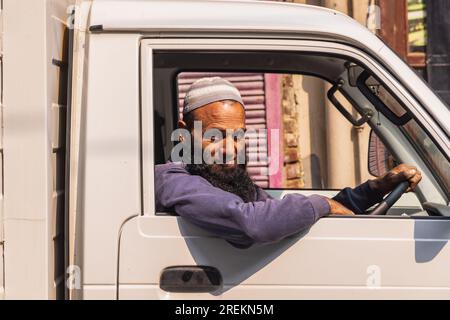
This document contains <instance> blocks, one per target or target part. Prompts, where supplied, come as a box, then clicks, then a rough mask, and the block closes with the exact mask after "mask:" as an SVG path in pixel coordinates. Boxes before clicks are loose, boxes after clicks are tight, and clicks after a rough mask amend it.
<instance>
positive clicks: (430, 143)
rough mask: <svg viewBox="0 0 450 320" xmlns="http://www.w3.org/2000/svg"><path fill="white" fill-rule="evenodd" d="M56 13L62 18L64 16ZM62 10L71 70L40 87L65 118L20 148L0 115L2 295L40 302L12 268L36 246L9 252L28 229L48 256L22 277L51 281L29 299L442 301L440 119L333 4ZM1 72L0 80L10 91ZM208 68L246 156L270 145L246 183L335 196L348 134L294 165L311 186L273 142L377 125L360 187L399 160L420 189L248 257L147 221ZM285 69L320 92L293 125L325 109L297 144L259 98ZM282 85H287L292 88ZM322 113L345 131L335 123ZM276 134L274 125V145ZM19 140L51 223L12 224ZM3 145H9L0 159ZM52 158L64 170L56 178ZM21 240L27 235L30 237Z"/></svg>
mask: <svg viewBox="0 0 450 320" xmlns="http://www.w3.org/2000/svg"><path fill="white" fill-rule="evenodd" d="M6 2H8V0H7V1H6ZM68 5H69V3H67V7H69V6H68ZM11 6H12V5H11ZM51 8H52V7H51V6H48V7H47V9H46V10H51ZM43 10H44V9H43ZM58 10H59V12H60V13H61V16H62V17H64V15H63V14H62V13H63V7H62V6H60V7H59V9H58ZM4 14H6V15H7V14H8V12H7V11H6V10H5V11H4ZM68 14H69V19H68V20H67V21H69V25H68V26H67V27H68V28H67V33H66V37H64V32H62V33H60V34H59V35H60V36H59V37H53V38H51V37H49V38H48V39H47V40H46V41H50V42H52V41H54V42H56V43H58V46H57V47H58V50H59V51H60V52H64V50H65V52H66V55H65V57H64V59H62V58H61V61H66V62H65V63H66V64H67V75H66V79H67V81H60V82H54V83H47V84H46V86H43V87H42V88H39V90H44V89H45V90H60V92H61V90H62V92H64V94H63V98H62V100H63V102H62V103H60V104H56V105H61V104H64V105H65V107H64V110H63V113H61V114H60V113H57V114H58V116H57V117H54V118H52V114H53V115H54V114H55V113H54V112H57V111H58V110H60V109H55V110H53V109H51V108H50V109H49V107H48V102H45V105H46V107H45V108H44V109H43V110H46V111H45V112H43V113H42V118H40V121H41V122H38V123H40V124H41V125H42V126H43V127H42V128H40V130H42V131H41V132H42V136H41V140H39V141H41V142H42V141H44V140H45V139H47V140H45V141H47V143H46V144H45V146H44V145H35V146H34V147H33V146H32V141H30V140H27V138H26V137H19V138H15V136H14V135H17V134H18V133H19V132H21V131H20V130H19V129H20V128H22V130H27V129H26V128H27V126H26V125H25V121H27V120H26V117H25V118H20V117H18V114H17V113H14V112H13V111H9V113H8V111H6V114H5V116H4V118H3V121H4V124H5V128H6V129H5V132H4V136H3V139H4V141H5V142H4V148H3V153H4V158H5V159H4V172H3V175H4V176H3V180H4V186H5V187H4V188H5V189H4V193H5V196H4V200H3V201H4V215H5V217H9V220H8V219H6V218H5V226H4V230H5V232H4V235H3V237H4V245H3V249H4V251H5V255H4V259H5V260H4V266H5V272H4V274H5V285H6V286H5V290H4V296H5V297H6V298H14V297H29V296H30V297H31V296H33V293H30V292H29V290H30V289H27V288H26V286H25V284H24V283H23V282H22V280H20V281H19V280H17V279H19V278H20V273H19V272H20V271H21V272H22V274H23V272H24V271H25V270H24V268H22V267H21V268H18V269H15V267H14V266H15V264H17V263H19V262H20V261H24V259H25V260H26V255H28V254H30V255H32V254H36V253H33V246H32V245H29V244H28V245H26V246H24V247H23V248H25V249H24V250H23V251H21V252H20V248H21V243H22V242H23V241H26V239H28V241H29V240H30V239H29V238H28V237H29V232H35V233H34V234H35V236H36V237H38V241H37V242H36V243H35V246H38V247H39V248H41V249H40V250H41V251H42V252H45V257H46V258H45V259H44V260H45V261H41V262H40V263H39V264H38V265H39V266H40V267H39V270H38V271H36V270H34V271H32V272H31V274H33V276H30V278H33V279H34V277H35V276H36V275H39V274H40V273H41V274H45V277H44V279H46V280H45V281H43V282H44V283H42V282H39V281H38V283H37V284H36V286H43V287H45V288H46V289H45V290H43V291H40V292H43V293H42V294H43V295H44V296H46V295H47V296H50V293H49V292H58V294H57V293H54V294H52V295H51V296H52V297H59V298H62V297H66V298H70V299H274V298H275V299H332V298H339V299H346V298H357V299H360V298H367V299H381V298H383V299H386V298H387V299H391V298H392V299H408V298H409V299H413V298H450V274H449V273H448V268H449V267H450V248H449V245H448V241H449V239H450V208H449V197H450V140H449V132H450V110H449V107H448V106H447V105H446V104H445V103H444V102H443V101H442V100H441V99H440V98H439V97H438V96H437V95H436V94H435V93H434V92H433V91H432V90H431V89H430V87H428V85H427V84H426V83H425V82H424V81H423V80H422V79H421V78H420V76H419V75H418V74H417V73H415V72H414V71H413V70H412V69H411V68H410V67H409V66H408V65H407V64H406V63H405V62H404V61H403V60H402V59H401V58H399V57H398V56H397V55H396V54H395V53H394V52H393V51H392V50H391V49H390V48H389V47H387V46H386V45H385V44H384V43H383V41H382V40H380V39H379V38H378V37H377V36H376V35H374V34H373V33H372V32H370V31H369V30H368V29H366V28H365V27H363V26H361V25H360V24H359V23H357V22H356V21H355V20H353V19H351V18H349V17H348V16H346V15H344V14H341V13H339V12H337V11H333V10H329V9H324V8H319V7H313V6H308V5H298V4H286V3H273V2H264V1H208V2H204V1H175V0H174V1H172V0H171V1H119V0H114V1H113V0H111V1H110V0H105V1H79V2H77V3H74V4H73V5H72V6H70V10H69V11H68ZM65 18H67V17H65ZM61 19H62V18H61ZM64 20H65V19H64ZM48 28H49V29H51V27H48ZM5 32H6V33H7V32H8V30H5ZM43 33H45V32H44V31H43ZM56 39H60V40H58V41H56ZM64 39H65V40H64ZM64 43H65V45H64V46H63V45H62V44H64ZM10 46H11V47H13V45H12V44H11V45H10ZM64 48H65V49H64ZM7 54H8V51H7V50H6V52H5V58H4V59H7V58H8V56H7ZM49 56H50V55H49ZM49 56H48V57H47V62H48V63H49V61H52V60H50V59H49V58H50V57H49ZM56 60H58V59H56ZM53 62H55V61H53ZM55 63H56V64H58V62H57V61H56V62H55ZM65 63H63V64H62V65H65ZM10 68H11V69H9V70H12V67H10ZM41 71H42V70H41ZM39 72H40V71H39ZM9 74H10V73H8V74H5V75H4V80H3V81H4V82H5V83H8V81H13V79H12V78H13V77H12V76H11V78H8V77H7V76H8V75H9ZM211 74H214V75H221V76H223V77H225V78H228V79H230V80H232V81H235V83H237V84H238V88H239V89H240V90H241V92H244V93H243V95H244V102H245V104H246V115H247V122H246V125H247V128H251V129H255V130H256V131H257V130H266V131H262V132H260V131H258V133H257V134H256V136H257V138H256V139H257V140H258V139H259V140H258V144H257V146H261V145H263V147H262V148H261V149H258V150H257V151H256V152H257V153H258V156H260V155H261V153H263V155H264V156H265V158H264V160H262V161H259V162H258V161H256V163H255V164H254V165H251V166H250V167H251V170H252V172H251V176H252V177H253V178H254V180H255V182H256V183H257V184H259V185H260V186H261V187H262V188H264V189H266V191H267V192H268V193H270V194H271V195H272V196H273V197H275V198H280V199H281V198H282V197H284V196H285V195H286V194H289V193H300V194H305V195H311V194H320V195H325V196H328V197H332V196H333V195H335V194H336V193H337V192H338V189H339V188H340V186H338V187H339V188H336V187H333V186H332V185H331V184H330V183H328V182H329V181H331V178H330V177H331V173H330V172H334V171H337V170H338V169H337V167H335V166H336V163H340V165H341V166H342V165H343V166H344V167H345V165H346V161H347V160H345V159H346V158H345V155H344V153H346V152H347V151H345V150H347V149H345V148H344V147H343V146H341V145H340V144H339V141H341V140H339V139H337V141H336V142H335V143H333V146H332V147H330V148H335V149H333V150H332V151H330V150H329V149H327V150H328V151H327V152H324V154H327V155H328V156H329V158H330V157H331V156H330V155H331V154H332V152H334V153H333V154H337V155H338V156H339V148H341V150H342V151H341V152H342V158H341V159H340V158H339V157H338V158H334V160H333V161H328V160H323V159H326V157H325V156H324V157H323V158H320V157H319V158H320V159H319V160H317V161H315V160H314V158H310V159H309V160H305V161H304V166H303V169H302V170H304V171H307V169H305V168H309V167H311V168H312V167H314V166H319V165H320V166H322V167H324V166H326V167H327V168H328V171H327V172H328V176H327V181H328V182H322V180H323V179H322V178H314V175H313V174H311V177H310V180H311V182H305V183H306V184H307V187H306V188H300V187H298V186H297V185H294V184H289V183H285V184H284V183H282V182H280V181H282V180H283V179H284V178H283V176H282V174H281V175H280V174H279V172H280V171H282V170H283V167H284V166H286V167H289V165H290V164H291V163H292V162H291V160H290V158H289V157H288V158H285V155H281V156H280V154H282V153H283V151H282V150H280V149H279V148H280V146H282V145H287V146H291V144H290V142H289V141H290V140H289V139H290V138H291V137H292V134H294V135H295V134H298V135H299V136H294V138H295V139H297V140H299V141H300V140H301V141H303V142H299V143H300V144H301V143H305V146H306V147H305V148H311V149H314V148H316V149H317V150H319V149H320V148H321V146H322V144H324V142H323V141H329V140H320V139H319V138H320V137H321V136H322V135H323V136H327V135H328V136H333V134H339V133H337V132H338V131H339V128H341V127H340V126H344V125H345V126H349V128H351V130H353V131H355V130H356V131H357V130H360V128H362V127H364V128H366V129H365V130H367V131H368V132H369V131H370V134H368V135H367V136H366V137H367V139H366V140H364V141H365V142H364V143H362V144H360V145H359V147H358V148H356V149H355V148H353V149H352V157H353V155H358V159H360V160H358V161H357V165H358V166H359V167H358V168H362V167H364V169H366V171H367V172H368V173H367V174H366V175H365V176H363V177H359V179H360V180H361V181H362V180H363V179H364V177H373V176H374V175H381V174H383V173H384V172H386V170H387V169H388V168H389V166H390V165H392V163H407V164H412V165H415V166H416V167H417V168H418V169H419V170H420V172H421V173H422V177H423V178H422V181H421V183H420V184H419V185H418V186H417V188H416V189H415V190H414V192H413V193H407V194H403V195H401V197H400V195H399V199H396V200H397V201H396V202H395V203H394V204H392V203H391V204H390V205H389V208H387V209H388V210H384V212H383V214H381V215H369V214H363V215H355V216H349V217H338V216H327V217H325V218H322V219H320V220H319V221H318V222H317V223H316V224H314V225H313V226H312V227H311V228H310V229H309V230H306V231H303V232H300V233H299V234H297V235H295V236H291V237H288V238H286V239H284V240H282V241H280V242H277V243H271V244H265V245H254V246H252V247H250V248H245V249H243V248H236V247H234V246H232V245H231V244H230V243H228V242H226V241H225V240H223V239H221V238H219V237H217V236H216V235H214V234H212V233H210V232H208V231H206V230H204V229H202V228H199V227H197V226H195V225H193V224H191V223H190V222H188V221H186V220H184V219H183V218H181V217H179V216H177V215H176V214H173V213H167V212H157V211H156V209H155V191H154V190H155V179H154V170H155V166H156V165H159V164H162V163H164V162H165V161H167V159H168V157H169V155H170V152H171V150H172V148H173V146H174V141H173V139H171V134H172V132H173V131H174V130H175V129H176V123H177V120H178V119H179V118H180V101H182V98H183V96H184V93H185V91H186V88H187V87H188V85H189V84H190V83H192V82H193V81H194V80H195V79H197V78H199V77H201V76H204V75H211ZM285 75H287V76H286V77H285V78H283V77H284V76H285ZM292 76H300V77H303V78H301V79H303V80H302V81H303V82H302V83H303V84H304V86H303V88H302V90H305V91H308V90H315V87H314V86H315V85H317V86H319V85H320V86H321V88H323V92H324V95H323V96H324V99H323V100H320V101H319V102H317V101H315V102H314V101H313V102H311V101H309V104H308V108H307V109H305V110H306V111H305V110H303V109H299V110H300V111H299V112H300V114H299V115H298V117H297V116H296V117H297V118H296V119H297V120H298V121H300V122H301V121H303V120H302V119H304V118H302V115H301V112H304V113H305V114H312V113H320V115H319V116H317V117H316V118H314V119H316V120H311V121H310V122H309V126H311V127H313V128H315V130H316V131H314V132H315V133H314V134H311V136H310V137H308V139H305V138H304V137H305V135H302V132H303V131H301V132H300V131H299V130H300V129H295V130H294V131H296V130H297V131H296V132H294V133H292V132H287V131H286V130H287V129H286V128H287V122H284V120H283V119H285V118H286V115H288V114H289V112H290V111H289V110H290V109H289V106H288V105H287V104H286V103H283V102H282V101H283V97H282V96H280V94H278V95H277V96H275V97H274V96H273V95H272V96H270V94H271V93H273V92H278V93H280V91H276V90H274V89H273V88H274V86H275V87H276V86H278V87H279V86H280V83H282V85H286V83H287V82H286V81H285V82H280V79H292ZM295 79H298V78H295ZM294 82H295V81H294ZM305 84H309V85H311V87H308V86H306V85H305ZM293 88H294V90H296V89H295V88H298V87H295V83H294V85H293ZM263 89H264V90H263ZM4 90H7V91H4V95H7V96H6V97H7V100H8V99H9V101H10V104H13V102H14V101H18V100H20V99H19V98H17V97H14V96H13V95H14V94H16V95H17V94H18V90H17V88H16V90H15V91H14V90H13V84H12V83H11V84H7V85H6V87H5V89H4ZM266 92H267V94H266ZM50 105H51V103H50ZM5 108H8V103H5ZM24 110H25V109H24ZM49 110H53V113H52V111H49ZM302 110H303V111H302ZM58 112H59V111H58ZM331 116H332V117H336V118H338V119H340V120H339V121H341V122H337V123H335V122H329V121H328V120H327V119H330V117H331ZM305 117H306V115H305ZM50 119H56V120H55V122H52V121H51V120H50ZM311 119H312V118H311ZM14 121H16V122H14ZM314 121H315V122H314ZM302 123H303V122H302ZM295 128H297V127H295ZM302 128H303V127H302ZM358 128H359V129H358ZM29 129H30V128H29ZM269 129H278V130H281V131H278V132H279V136H277V135H273V134H272V133H271V131H270V130H269ZM52 130H53V131H52ZM301 130H303V129H301ZM353 131H352V132H353ZM356 131H355V132H356ZM51 132H56V133H55V136H57V137H58V139H60V140H61V141H62V142H61V143H63V144H64V148H63V151H62V155H61V157H62V158H61V159H60V161H59V162H58V161H57V160H56V159H59V158H57V157H56V156H55V160H54V161H53V162H52V159H53V158H52V154H53V153H55V150H56V149H55V145H53V147H52V143H51V142H48V141H53V140H51V139H52V138H51V137H49V135H51V134H50V133H51ZM298 132H300V133H298ZM311 132H313V131H311ZM24 135H26V133H24ZM261 135H262V137H261ZM352 137H353V138H354V136H353V135H352ZM353 138H352V139H353ZM8 139H10V140H8ZM18 139H19V140H20V139H21V140H20V141H19V140H18ZM55 139H56V138H55ZM295 139H294V140H295ZM324 139H325V138H324ZM349 139H350V138H349ZM58 141H59V140H58ZM305 141H306V142H305ZM361 141H362V140H361ZM25 142H26V143H27V144H28V146H29V147H30V148H29V150H27V151H23V152H25V153H28V152H35V153H37V154H39V155H40V158H39V159H41V161H42V166H44V167H45V168H47V169H48V171H46V172H47V175H46V177H45V178H42V177H41V178H40V179H39V183H40V184H41V186H45V188H46V189H45V190H47V191H48V192H49V190H51V189H52V186H54V183H55V182H54V179H55V181H56V180H57V179H62V180H58V181H60V189H61V190H63V195H64V196H62V197H60V200H59V201H60V207H59V210H60V211H59V212H60V215H59V218H58V219H57V218H55V216H53V215H52V213H51V210H50V209H49V211H45V212H47V213H46V214H45V215H44V218H42V220H39V219H37V218H33V219H37V220H39V221H41V222H44V223H46V224H47V226H46V227H45V228H40V229H35V228H33V227H32V226H31V225H30V226H26V227H23V226H21V223H24V220H23V219H22V217H19V216H18V217H17V218H14V213H13V210H14V209H15V208H18V207H21V206H25V207H21V208H22V210H24V211H23V212H25V211H26V210H28V209H29V208H28V209H27V208H26V205H24V204H21V203H20V202H21V201H22V202H23V199H20V197H19V196H18V195H16V193H18V192H19V191H20V190H21V188H24V187H25V188H26V186H27V185H29V183H30V180H27V177H26V175H21V174H20V172H19V171H20V168H18V167H17V165H16V164H14V159H17V158H19V157H20V156H19V152H20V150H17V148H19V147H18V146H17V143H25ZM325 144H326V143H325ZM8 147H9V148H11V149H13V150H12V156H11V157H10V158H9V156H8V152H9V149H8ZM33 148H35V150H33ZM336 148H337V149H336ZM316 149H314V150H316ZM261 150H262V151H261ZM275 150H278V151H275ZM303 150H304V149H303ZM320 150H321V149H320ZM313 153H314V152H311V154H313ZM316 154H320V152H319V151H317V153H316ZM361 159H363V160H361ZM327 161H328V162H327ZM51 163H54V164H55V166H56V164H58V165H57V166H58V168H59V169H60V170H57V169H54V170H52V169H49V168H50V167H51ZM305 163H306V164H307V165H305ZM352 163H353V162H352ZM355 163H356V162H355ZM49 166H50V167H49ZM308 166H309V167H308ZM349 166H350V164H349ZM352 166H355V164H352ZM27 168H30V170H31V169H32V166H27ZM8 170H11V174H10V175H9V174H8ZM308 170H310V171H311V172H317V171H314V170H313V169H308ZM361 170H362V169H361ZM349 171H350V170H349ZM340 172H341V174H342V175H343V176H345V175H346V174H347V172H346V171H345V170H343V171H342V170H340ZM287 174H290V173H289V172H288V173H287ZM299 175H300V176H301V174H300V173H299ZM294 176H295V174H294ZM324 176H325V174H324ZM14 177H16V178H17V179H16V180H15V181H14V182H10V181H11V180H9V179H13V178H14ZM344 178H345V177H344ZM355 179H356V178H355ZM288 180H289V179H288ZM308 181H309V180H308ZM314 181H315V182H314ZM346 181H347V180H346ZM9 183H11V184H12V185H13V187H9ZM308 183H309V184H308ZM349 187H354V186H350V185H349ZM8 188H10V189H8ZM30 192H31V191H30ZM48 192H47V193H46V194H45V195H42V199H44V200H42V201H44V206H45V208H47V207H49V206H50V207H51V205H50V204H51V203H52V200H51V198H49V195H48ZM50 193H51V192H50ZM8 195H9V197H8ZM8 201H10V204H8ZM8 210H10V211H8ZM55 210H56V209H55ZM55 212H56V211H55ZM282 214H283V213H282V212H280V215H282ZM55 226H57V227H58V230H59V231H60V233H59V234H60V238H58V239H59V240H58V241H56V242H55V236H54V234H51V231H49V230H52V228H55ZM27 228H28V229H27ZM17 230H22V232H25V231H26V230H28V231H26V232H27V235H21V233H20V232H19V231H17ZM41 232H44V233H45V235H46V236H43V235H42V234H41ZM0 235H1V233H0ZM9 237H11V238H10V240H9ZM39 237H41V238H39ZM9 243H11V244H10V245H9ZM28 243H29V242H28ZM41 246H42V247H41ZM19 252H20V253H19ZM55 266H58V267H55ZM26 270H28V269H26ZM49 270H50V271H49ZM54 270H59V272H55V271H54ZM56 274H58V276H55V275H56ZM64 275H65V276H64ZM61 277H62V278H61ZM9 278H10V279H11V280H8V279H9ZM56 278H57V279H59V282H57V281H55V279H56ZM31 281H35V280H31ZM49 283H52V284H51V285H49ZM55 283H59V284H55ZM0 284H1V283H0ZM27 290H28V291H27Z"/></svg>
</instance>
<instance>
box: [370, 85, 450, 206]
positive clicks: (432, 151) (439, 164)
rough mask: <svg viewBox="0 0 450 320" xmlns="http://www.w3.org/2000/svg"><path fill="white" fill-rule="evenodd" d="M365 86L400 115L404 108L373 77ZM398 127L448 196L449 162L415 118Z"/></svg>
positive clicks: (449, 193)
mask: <svg viewBox="0 0 450 320" xmlns="http://www.w3.org/2000/svg"><path fill="white" fill-rule="evenodd" d="M365 84H366V86H367V87H368V88H369V89H370V90H371V92H372V93H373V94H374V95H376V96H377V97H378V99H379V100H381V102H383V104H384V105H385V106H386V107H388V108H389V109H390V110H391V111H392V112H393V113H394V114H395V116H397V117H402V116H403V115H404V114H405V113H406V110H405V109H404V108H403V106H402V105H401V104H400V103H399V101H398V100H397V99H396V98H395V97H394V96H392V95H391V93H390V92H389V90H387V89H386V88H385V87H384V86H383V85H382V84H380V83H379V82H378V81H377V80H376V79H374V78H373V77H369V78H368V79H367V80H366V82H365ZM400 129H401V130H402V132H403V133H404V134H405V136H406V137H407V138H408V140H409V141H410V142H411V144H412V145H413V146H414V148H415V149H416V150H417V152H418V153H419V155H420V156H421V158H422V159H423V160H424V161H425V162H426V163H427V164H428V165H429V167H430V169H431V172H432V173H433V175H434V176H435V178H436V180H438V181H439V182H440V185H441V187H442V189H443V190H444V192H445V193H446V196H447V198H448V197H450V162H449V160H448V159H447V158H446V157H445V155H444V154H443V153H442V152H441V150H440V149H439V148H438V147H437V146H436V144H435V143H434V142H433V140H432V139H431V138H430V137H429V135H428V134H427V133H426V131H425V130H424V129H423V128H422V127H421V126H420V125H419V124H418V123H417V121H416V120H415V119H410V120H409V121H407V122H406V123H405V124H403V125H401V126H400Z"/></svg>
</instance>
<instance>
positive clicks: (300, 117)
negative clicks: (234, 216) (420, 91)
mask: <svg viewBox="0 0 450 320" xmlns="http://www.w3.org/2000/svg"><path fill="white" fill-rule="evenodd" d="M152 59H153V60H152V70H153V72H152V79H153V91H152V92H153V93H154V94H153V95H152V99H153V106H154V108H153V119H154V127H153V134H154V145H153V150H154V152H153V156H154V161H155V164H162V163H164V162H166V161H168V160H169V158H170V154H171V150H172V149H173V146H174V144H175V143H176V141H172V140H171V133H172V132H173V130H174V129H176V127H177V121H178V120H179V119H180V117H181V112H180V110H181V109H180V108H181V106H182V101H183V98H184V94H185V92H186V90H187V89H188V88H189V86H190V85H191V84H192V83H193V82H194V81H195V80H196V79H199V78H201V77H205V76H222V77H224V78H226V79H228V80H230V81H231V82H232V83H234V84H235V85H236V87H237V88H238V89H239V90H240V91H241V94H242V96H243V98H244V104H245V107H246V118H247V120H246V126H247V127H248V128H251V129H255V130H262V131H264V130H266V132H265V133H264V132H263V133H262V134H261V132H259V133H257V134H256V135H255V136H254V138H255V139H256V140H257V143H256V145H253V146H250V148H249V149H248V150H247V155H248V156H249V155H251V154H253V156H256V159H257V161H256V162H255V163H251V164H249V165H248V167H247V168H248V173H249V174H250V176H251V177H252V178H253V180H254V182H255V183H256V184H258V185H260V186H261V187H262V188H264V189H266V190H268V192H269V193H271V194H272V195H273V196H275V197H282V196H284V195H285V194H286V193H289V192H299V193H304V194H312V193H318V194H322V195H325V196H329V197H332V196H334V195H335V194H336V193H337V192H338V191H339V190H340V189H342V188H345V187H348V186H350V187H354V186H356V185H358V184H360V183H362V182H364V181H366V180H368V179H371V178H374V175H372V174H371V173H374V172H373V171H371V170H369V166H368V163H369V155H370V151H369V137H370V131H371V129H373V130H374V132H375V133H376V134H377V135H380V137H379V140H378V145H379V146H380V148H383V152H385V153H386V154H387V155H388V157H389V161H390V164H391V165H393V164H395V163H401V162H406V163H409V164H415V165H417V166H418V167H419V168H421V167H425V164H424V163H425V162H426V161H427V160H424V159H423V157H425V158H426V156H425V155H423V154H422V153H421V152H420V150H419V148H417V147H415V146H414V142H412V141H411V137H408V135H407V129H405V128H406V127H408V126H411V125H412V123H413V122H414V121H415V120H414V117H413V116H412V114H411V112H410V111H409V109H408V108H409V107H408V106H407V105H405V103H407V102H404V101H405V100H404V99H403V100H402V99H399V98H398V94H399V93H398V88H397V87H395V86H384V85H381V82H380V81H379V78H378V76H376V75H375V74H374V73H373V72H372V71H371V69H369V68H368V67H367V65H364V64H362V63H361V62H360V61H358V60H355V59H353V58H352V57H350V56H343V55H340V54H335V53H333V54H330V53H319V52H308V51H290V50H287V51H282V50H279V51H264V50H259V51H248V50H192V49H189V50H180V49H171V50H167V49H165V48H164V49H158V48H156V49H153V50H152ZM272 129H278V130H279V133H280V134H279V135H278V136H277V137H274V136H273V135H272V134H271V130H272ZM424 134H425V135H426V136H427V137H428V134H427V133H426V131H424ZM387 137H388V138H387ZM412 140H414V138H412ZM430 141H431V140H430ZM433 145H434V144H433ZM274 148H278V153H275V156H274V154H273V149H274ZM444 159H445V158H444ZM274 161H275V162H278V163H277V164H276V165H275V166H274V167H271V166H272V165H273V162H274ZM445 161H447V160H445ZM444 166H448V161H447V162H445V163H444ZM274 168H275V170H273V169H274ZM386 168H387V167H386ZM386 168H385V169H386ZM444 170H445V167H444ZM427 174H429V175H428V176H427V177H426V179H429V178H430V177H431V175H433V174H432V173H430V172H427ZM432 178H433V179H435V178H436V177H432ZM426 179H425V180H426ZM436 180H438V181H441V180H439V179H437V178H436ZM429 182H430V181H428V182H427V183H429ZM434 182H435V181H434V180H433V181H431V183H434ZM442 186H444V188H445V183H444V184H441V185H435V186H434V187H435V189H433V191H431V192H430V191H429V190H425V192H426V193H428V194H432V195H437V197H441V196H443V194H442V193H440V192H441V190H440V189H439V188H441V187H442ZM420 192H422V191H420ZM420 196H421V197H422V198H424V199H425V198H426V196H423V193H421V194H420ZM401 199H404V200H405V201H403V204H401V205H400V206H401V207H402V208H401V210H399V211H397V212H395V210H394V211H391V212H390V214H394V215H400V214H402V213H405V212H406V213H408V214H409V213H411V214H413V213H416V212H419V211H421V210H422V207H421V204H420V202H419V200H418V198H417V197H416V195H415V194H414V193H409V194H405V195H404V196H403V197H402V198H401ZM399 202H401V201H399Z"/></svg>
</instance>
